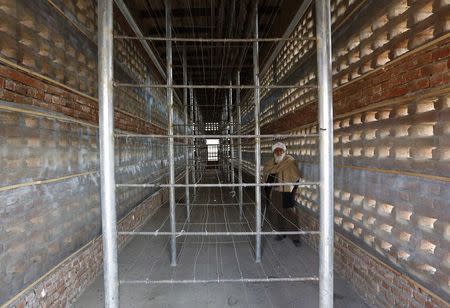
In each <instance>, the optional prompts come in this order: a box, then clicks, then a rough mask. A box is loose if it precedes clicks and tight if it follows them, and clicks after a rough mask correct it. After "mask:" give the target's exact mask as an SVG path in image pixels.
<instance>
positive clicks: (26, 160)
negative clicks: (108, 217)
mask: <svg viewBox="0 0 450 308" xmlns="http://www.w3.org/2000/svg"><path fill="white" fill-rule="evenodd" d="M95 12H96V7H95V1H90V0H77V1H72V0H69V1H60V0H54V1H47V0H38V1H27V0H18V1H11V0H0V132H1V134H0V164H1V168H0V304H2V303H5V302H6V301H7V300H8V299H10V298H12V297H13V296H15V295H16V294H17V293H19V292H20V291H21V290H24V289H26V290H28V291H29V289H27V287H29V286H30V285H33V283H34V282H35V281H36V280H37V279H39V278H40V277H48V275H47V274H46V273H48V271H50V270H52V271H56V272H58V273H59V274H58V275H60V276H61V277H62V278H64V277H66V275H65V273H64V272H61V271H60V270H61V268H59V267H58V266H57V265H58V264H60V262H62V261H63V260H66V258H68V257H69V256H73V262H77V261H76V259H77V258H78V256H80V257H81V258H84V257H83V256H84V254H85V253H87V254H89V255H90V257H92V254H93V252H92V251H95V256H96V257H95V262H94V261H92V262H94V263H92V265H93V267H92V269H91V268H89V269H88V270H87V271H88V272H89V274H86V275H87V276H86V277H85V276H83V277H82V278H80V279H81V280H82V281H80V282H79V283H74V282H73V279H74V277H75V278H76V277H78V276H77V275H75V276H70V277H71V279H72V280H70V281H66V282H64V281H62V280H61V279H62V278H61V277H60V278H57V279H56V278H55V279H56V280H55V281H56V282H51V284H52V285H53V287H55V284H56V285H57V287H55V288H56V289H57V291H55V290H53V291H51V292H50V291H46V292H47V294H49V296H44V299H40V302H39V303H41V304H42V303H46V304H47V305H48V304H50V303H53V302H52V300H53V299H54V298H53V299H52V298H51V296H50V293H52V294H56V293H54V292H60V291H61V290H62V289H64V288H66V287H67V288H69V289H70V288H71V287H68V284H69V283H70V284H72V283H74V286H78V288H79V289H77V291H76V292H75V293H77V292H81V291H80V290H81V288H82V287H83V286H85V285H86V284H87V283H88V282H89V281H88V280H89V279H90V278H92V277H93V275H94V274H95V273H96V272H98V269H99V268H100V267H101V266H100V265H101V259H98V258H99V257H100V256H101V251H99V247H97V246H98V245H100V243H101V241H100V240H99V239H98V236H99V235H100V233H101V217H100V196H99V157H98V156H99V144H98V102H97V99H96V96H97V46H96V40H97V39H96V19H97V17H96V13H95ZM114 31H115V33H118V34H131V33H130V32H129V29H128V27H127V26H126V24H124V23H123V22H122V20H121V19H120V16H119V17H118V18H116V19H115V25H114ZM114 54H115V62H114V66H115V78H116V79H117V80H119V81H123V82H137V83H144V82H157V83H160V82H161V81H160V79H159V78H160V77H159V76H158V75H157V74H156V73H155V72H154V71H153V65H152V64H151V63H150V61H149V59H147V57H146V55H145V53H143V52H142V50H141V49H140V47H139V45H138V44H135V42H131V41H124V40H120V41H116V42H115V50H114ZM164 100H165V99H164V92H162V91H159V90H158V91H150V90H149V89H118V90H117V91H115V93H114V109H115V114H114V117H115V128H116V130H117V131H118V132H121V133H124V132H125V133H126V132H132V133H144V134H145V133H165V132H166V127H165V126H166V125H167V108H166V104H163V103H162V102H163V101H164ZM180 114H181V113H180V112H179V111H178V110H177V111H176V113H175V123H176V124H182V118H183V117H182V116H180ZM177 127H181V126H177ZM175 149H176V158H175V161H176V164H177V166H176V168H177V169H176V170H177V173H179V172H181V171H182V168H180V167H181V165H179V164H180V163H181V161H184V149H183V148H181V147H175ZM115 165H116V181H117V183H149V182H155V181H156V182H164V181H167V176H168V174H167V172H168V160H167V143H166V141H164V140H160V141H150V140H146V139H140V138H118V139H116V143H115ZM183 168H184V167H183ZM154 193H155V190H154V189H149V188H145V189H141V188H134V189H124V188H120V189H117V214H118V219H124V218H125V217H129V216H127V214H128V213H130V211H134V210H136V206H138V205H139V204H142V202H144V200H147V198H148V197H149V196H151V195H152V194H154ZM158 200H159V199H158ZM145 213H146V214H145V215H147V216H148V215H149V214H150V212H149V211H147V212H145ZM139 215H140V216H142V217H143V216H145V215H144V214H142V213H141V214H139ZM135 216H136V215H135ZM130 217H131V216H130ZM142 219H143V218H142ZM137 222H138V221H135V220H131V221H128V222H127V223H126V227H127V228H132V227H134V226H136V223H137ZM96 238H97V240H96V242H95V245H94V244H92V242H91V241H93V240H94V239H96ZM88 243H91V244H92V245H94V246H95V247H97V248H87V247H91V246H89V245H88ZM86 245H88V246H86ZM94 246H92V247H94ZM83 247H84V248H83ZM79 249H82V250H81V251H79V252H78V253H77V251H78V250H79ZM92 249H94V250H92ZM71 258H72V257H71ZM86 262H87V261H86ZM86 262H85V261H79V263H77V266H79V267H77V268H82V267H84V266H86V264H87V263H86ZM89 262H91V261H89ZM89 264H90V263H89ZM60 265H61V264H60ZM55 266H57V268H55ZM61 266H63V267H65V270H68V269H69V268H70V267H71V266H70V265H67V264H66V265H61ZM62 270H63V271H64V269H62ZM85 270H86V269H85ZM83 275H84V274H83ZM52 279H53V278H52ZM58 279H59V280H58ZM52 281H53V280H52ZM44 283H50V282H48V281H47V280H45V281H44ZM63 285H64V287H63ZM61 292H62V291H61ZM64 292H65V291H64ZM75 293H74V291H73V290H72V289H70V290H69V291H67V294H68V295H64V296H63V297H61V300H62V301H64V300H66V299H67V298H69V299H70V298H72V297H73V296H75ZM27 294H31V293H27ZM36 294H37V295H39V296H40V294H41V293H36ZM36 294H35V295H36ZM30 296H31V295H30ZM54 296H55V298H56V295H54ZM33 301H34V302H33V303H34V304H33V305H35V304H36V303H38V302H36V301H35V300H33ZM55 303H56V302H55ZM30 305H31V304H30ZM36 305H37V304H36ZM58 305H59V304H58Z"/></svg>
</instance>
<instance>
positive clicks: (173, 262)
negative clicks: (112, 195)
mask: <svg viewBox="0 0 450 308" xmlns="http://www.w3.org/2000/svg"><path fill="white" fill-rule="evenodd" d="M170 1H171V0H165V1H164V3H165V7H166V38H168V39H171V38H172V16H171V15H170V14H171V6H170V5H171V3H170ZM166 58H167V59H166V60H167V86H168V88H167V105H168V106H169V136H170V137H169V172H170V184H171V185H174V184H175V151H174V145H173V88H172V84H173V72H172V41H171V40H167V41H166ZM169 189H170V190H169V202H170V231H171V232H174V233H175V232H176V223H175V187H174V186H170V188H169ZM170 247H171V250H170V265H171V266H176V265H177V239H176V236H175V234H172V235H171V239H170Z"/></svg>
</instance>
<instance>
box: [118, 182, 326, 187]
mask: <svg viewBox="0 0 450 308" xmlns="http://www.w3.org/2000/svg"><path fill="white" fill-rule="evenodd" d="M319 184H320V182H300V183H297V182H292V183H258V184H257V183H242V184H239V183H234V184H231V183H216V184H116V187H197V188H198V187H212V188H214V187H216V188H220V187H238V186H242V187H261V186H291V185H292V186H313V185H319Z"/></svg>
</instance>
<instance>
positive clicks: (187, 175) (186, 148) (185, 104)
mask: <svg viewBox="0 0 450 308" xmlns="http://www.w3.org/2000/svg"><path fill="white" fill-rule="evenodd" d="M183 84H187V59H186V48H185V47H183ZM187 91H188V89H187V88H185V89H183V105H184V124H188V121H189V120H188V104H187V99H188V97H187V96H188V93H187ZM187 128H188V127H187V125H186V126H184V134H185V135H187ZM184 142H185V143H186V145H189V139H188V138H184ZM184 156H185V157H186V171H185V182H186V184H189V148H188V147H187V146H186V147H185V149H184ZM185 194H186V196H185V200H186V219H187V221H190V212H191V211H190V205H189V203H190V200H189V199H190V196H189V187H186V190H185Z"/></svg>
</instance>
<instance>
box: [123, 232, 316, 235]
mask: <svg viewBox="0 0 450 308" xmlns="http://www.w3.org/2000/svg"><path fill="white" fill-rule="evenodd" d="M319 233H320V232H319V231H270V232H267V231H262V232H254V231H249V232H232V231H230V232H226V231H225V232H207V231H203V232H200V231H199V232H192V231H191V232H185V231H178V232H166V231H120V232H117V234H119V235H144V236H145V235H151V236H158V235H164V236H166V235H176V236H247V235H257V234H261V235H306V234H312V235H318V234H319Z"/></svg>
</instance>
